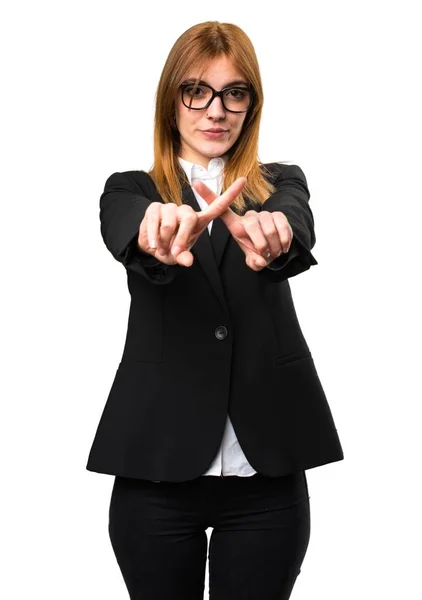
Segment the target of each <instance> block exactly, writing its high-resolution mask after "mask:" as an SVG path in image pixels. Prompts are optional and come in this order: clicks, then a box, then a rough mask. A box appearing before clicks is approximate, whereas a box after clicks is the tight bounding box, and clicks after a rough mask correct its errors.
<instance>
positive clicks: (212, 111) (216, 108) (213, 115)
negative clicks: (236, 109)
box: [206, 96, 226, 119]
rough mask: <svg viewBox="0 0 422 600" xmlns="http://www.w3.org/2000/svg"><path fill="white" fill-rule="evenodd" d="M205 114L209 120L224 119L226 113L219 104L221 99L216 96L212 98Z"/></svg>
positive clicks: (221, 104)
mask: <svg viewBox="0 0 422 600" xmlns="http://www.w3.org/2000/svg"><path fill="white" fill-rule="evenodd" d="M206 114H207V116H208V117H209V118H210V119H224V117H225V116H226V113H225V111H224V106H223V103H222V102H221V98H219V97H218V96H216V97H215V98H214V100H213V101H212V102H211V104H210V105H209V107H208V108H207V113H206Z"/></svg>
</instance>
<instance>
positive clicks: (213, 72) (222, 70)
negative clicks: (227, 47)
mask: <svg viewBox="0 0 422 600" xmlns="http://www.w3.org/2000/svg"><path fill="white" fill-rule="evenodd" d="M184 79H201V80H202V81H204V82H205V83H208V84H210V85H211V86H212V87H215V86H217V87H218V86H221V87H222V86H224V85H227V84H229V83H233V82H241V81H244V82H245V83H247V78H246V76H245V74H244V73H243V72H242V71H241V70H240V69H239V68H238V67H237V66H236V64H235V63H234V62H233V60H232V59H231V58H229V57H228V56H225V55H223V56H219V57H217V58H213V59H211V60H209V61H207V62H206V63H205V64H204V65H201V66H199V65H197V66H193V67H191V68H190V69H188V70H187V71H186V75H185V77H184Z"/></svg>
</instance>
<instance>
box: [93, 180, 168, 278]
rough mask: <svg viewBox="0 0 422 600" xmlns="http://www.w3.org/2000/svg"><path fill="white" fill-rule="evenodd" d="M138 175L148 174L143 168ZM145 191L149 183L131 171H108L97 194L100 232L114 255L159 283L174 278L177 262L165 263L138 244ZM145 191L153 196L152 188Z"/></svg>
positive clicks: (131, 269) (144, 210)
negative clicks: (142, 180) (98, 194)
mask: <svg viewBox="0 0 422 600" xmlns="http://www.w3.org/2000/svg"><path fill="white" fill-rule="evenodd" d="M139 175H140V176H141V175H143V176H144V177H148V175H147V174H146V173H143V172H142V171H140V172H139ZM141 179H142V178H141ZM147 194H148V185H146V186H145V189H144V188H143V187H142V185H141V184H140V182H139V181H138V178H137V179H136V180H135V179H134V178H133V177H132V176H131V175H130V172H123V173H120V172H116V173H113V174H112V175H110V177H109V178H108V179H107V181H106V183H105V186H104V191H103V193H102V194H101V197H100V223H101V235H102V238H103V240H104V243H105V245H106V247H107V248H108V250H109V251H110V252H111V254H112V255H113V257H114V258H115V259H116V260H117V261H119V262H121V263H122V264H123V265H124V266H125V267H126V269H127V270H129V271H134V272H136V273H138V274H139V275H142V276H143V277H146V278H147V279H148V280H149V281H150V282H151V283H155V284H159V285H162V284H167V283H169V282H170V281H172V280H173V278H174V277H175V275H176V272H177V267H178V266H179V265H165V264H164V263H162V262H161V261H159V260H157V259H156V258H154V256H152V255H150V254H147V253H145V252H142V251H141V250H139V248H138V233H139V225H140V224H141V222H142V219H143V218H144V216H145V212H146V210H147V208H148V206H149V204H150V203H151V202H152V200H151V199H150V198H149V197H147ZM148 195H149V196H150V197H152V198H153V197H154V196H153V195H152V192H151V194H148ZM155 195H156V194H155Z"/></svg>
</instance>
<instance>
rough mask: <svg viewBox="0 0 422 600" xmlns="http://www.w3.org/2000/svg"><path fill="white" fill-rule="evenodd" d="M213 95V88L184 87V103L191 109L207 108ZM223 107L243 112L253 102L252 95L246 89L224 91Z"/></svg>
mask: <svg viewBox="0 0 422 600" xmlns="http://www.w3.org/2000/svg"><path fill="white" fill-rule="evenodd" d="M212 95H213V90H212V88H210V87H208V86H206V85H201V84H200V85H196V86H195V84H192V85H186V86H184V87H183V103H184V104H185V105H186V106H188V107H191V108H194V109H195V108H196V109H201V108H205V107H206V105H207V104H208V102H209V101H210V100H211V98H212ZM222 101H223V105H224V107H225V108H226V109H227V110H231V111H235V112H236V111H239V112H242V111H244V110H246V109H247V108H248V107H249V105H250V102H251V93H250V90H248V89H247V88H245V87H238V86H235V87H230V88H227V89H225V90H224V93H223V96H222Z"/></svg>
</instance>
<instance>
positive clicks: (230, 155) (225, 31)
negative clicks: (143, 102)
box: [150, 21, 274, 211]
mask: <svg viewBox="0 0 422 600" xmlns="http://www.w3.org/2000/svg"><path fill="white" fill-rule="evenodd" d="M221 55H226V56H227V57H229V58H230V59H232V60H233V62H234V64H235V66H236V67H237V68H238V69H239V70H240V71H242V72H243V74H244V75H245V77H246V79H247V80H248V82H249V85H250V86H251V87H252V89H253V92H254V93H253V103H252V106H251V107H250V109H249V110H248V113H247V115H246V118H245V121H244V123H243V128H242V131H241V134H240V136H239V138H238V139H237V141H236V142H235V144H234V145H233V146H232V147H231V148H230V150H229V151H228V152H227V153H226V155H225V156H226V157H227V162H226V165H225V168H224V185H223V190H224V189H227V188H228V187H229V186H230V185H231V184H232V183H233V182H234V181H235V180H236V179H237V178H238V177H241V176H245V177H247V184H246V186H245V188H244V190H243V193H242V194H241V195H239V197H238V198H237V199H236V200H235V201H234V202H233V204H234V205H235V206H236V207H237V208H238V209H239V210H240V211H242V210H244V209H245V196H246V197H248V198H251V199H253V200H255V201H257V202H259V203H263V202H264V201H265V200H266V199H267V198H268V196H269V195H270V194H271V193H272V192H273V191H274V187H273V186H272V185H271V184H270V183H269V182H268V181H267V180H266V179H265V177H264V175H263V172H262V170H261V168H260V164H261V163H260V161H259V159H258V136H259V125H260V120H261V113H262V106H263V101H264V97H263V91H262V82H261V75H260V70H259V65H258V60H257V57H256V54H255V50H254V47H253V45H252V42H251V41H250V39H249V38H248V36H247V35H246V33H245V32H244V31H243V30H242V29H240V27H238V26H237V25H233V24H231V23H219V22H218V21H207V22H205V23H200V24H198V25H194V26H193V27H191V28H190V29H188V30H187V31H185V32H184V33H183V34H182V35H181V36H180V37H179V38H178V40H177V41H176V42H175V44H174V46H173V47H172V49H171V50H170V53H169V55H168V57H167V60H166V63H165V65H164V68H163V71H162V73H161V77H160V81H159V83H158V88H157V94H156V105H155V119H154V165H153V168H152V169H151V171H150V175H151V177H152V178H153V180H154V182H155V185H156V187H157V189H158V192H159V194H160V195H161V197H162V198H163V200H164V202H175V203H176V204H179V205H180V204H182V190H181V185H180V179H181V178H182V179H186V176H185V173H184V171H183V169H182V168H181V166H180V164H179V161H178V153H179V150H180V135H179V132H178V130H177V127H176V125H175V121H174V107H175V100H176V98H177V94H178V93H179V88H180V84H181V83H182V82H183V80H184V78H185V77H186V75H187V72H188V71H189V70H191V69H195V68H200V69H202V70H203V71H205V69H206V66H207V63H208V62H209V61H211V60H213V59H214V58H217V57H219V56H221ZM198 81H199V79H198Z"/></svg>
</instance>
